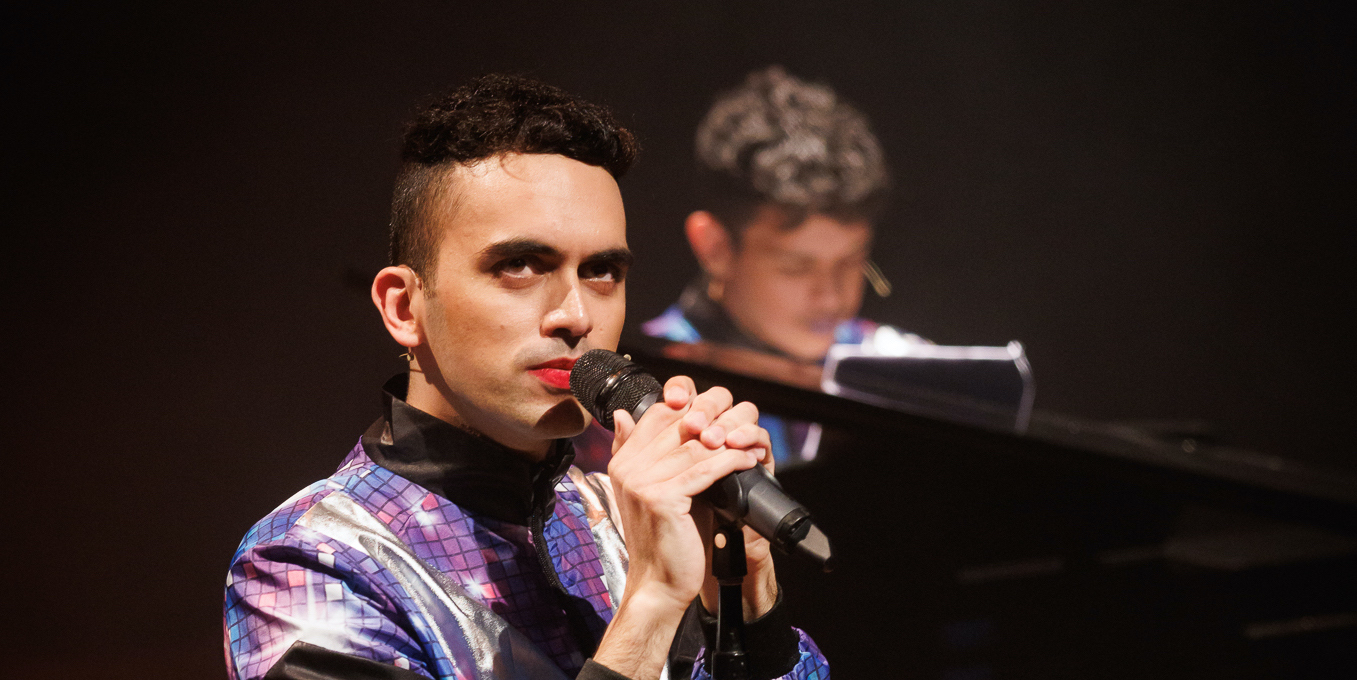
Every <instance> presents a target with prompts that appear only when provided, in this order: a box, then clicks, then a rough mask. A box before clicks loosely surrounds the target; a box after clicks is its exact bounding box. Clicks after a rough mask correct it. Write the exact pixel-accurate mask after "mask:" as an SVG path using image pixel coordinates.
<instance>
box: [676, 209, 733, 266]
mask: <svg viewBox="0 0 1357 680" xmlns="http://www.w3.org/2000/svg"><path fill="white" fill-rule="evenodd" d="M683 231H684V232H685V233H686V234H687V235H688V245H690V246H692V248H693V254H694V255H696V256H697V261H698V264H701V265H702V269H703V271H705V272H707V275H708V276H710V277H711V278H712V279H714V280H717V281H724V280H725V279H726V278H727V276H728V275H729V274H730V268H731V263H732V261H733V260H734V259H735V248H734V245H735V244H734V242H732V241H731V238H730V232H728V231H726V228H725V227H724V226H722V225H721V222H720V221H718V220H717V219H716V216H715V215H712V214H711V213H709V212H707V211H706V210H698V211H696V212H694V213H692V214H690V215H688V219H687V220H684V222H683Z"/></svg>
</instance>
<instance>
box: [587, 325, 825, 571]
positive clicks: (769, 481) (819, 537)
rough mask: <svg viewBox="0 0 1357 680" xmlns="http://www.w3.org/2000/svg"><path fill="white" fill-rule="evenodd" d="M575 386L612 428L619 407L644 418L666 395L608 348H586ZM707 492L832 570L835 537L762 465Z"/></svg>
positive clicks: (725, 515)
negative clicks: (817, 524)
mask: <svg viewBox="0 0 1357 680" xmlns="http://www.w3.org/2000/svg"><path fill="white" fill-rule="evenodd" d="M570 391H571V392H573V393H574V395H575V398H576V399H578V400H579V401H580V403H581V404H583V405H584V407H585V408H586V409H588V410H589V412H590V413H592V414H593V416H594V418H596V419H598V422H599V423H601V424H602V425H603V426H604V427H607V428H608V429H610V430H611V429H613V412H614V411H616V410H617V409H622V410H624V411H626V412H627V413H629V414H631V417H632V419H633V420H636V421H640V419H641V416H643V415H645V412H646V410H647V409H649V408H650V407H651V406H653V405H654V404H655V402H657V401H659V400H660V399H661V398H662V397H663V395H664V391H663V388H662V387H661V386H660V383H659V381H658V380H656V379H655V378H654V376H651V375H650V374H649V373H647V372H646V371H645V369H644V368H641V366H639V365H637V364H636V363H633V362H632V361H630V360H629V359H628V358H627V357H623V356H622V355H620V354H618V353H616V352H610V351H608V350H606V349H595V350H590V351H588V352H585V353H584V356H581V357H580V358H579V361H576V362H575V367H574V368H573V369H571V371H570ZM770 453H771V452H770ZM703 497H704V498H705V499H706V500H707V502H708V503H710V504H711V506H712V509H713V510H715V512H716V514H717V515H719V516H720V517H721V518H722V519H724V520H726V521H727V522H733V523H743V524H747V525H749V526H750V528H752V529H754V531H757V532H759V535H761V536H763V537H764V538H766V539H768V540H769V541H770V542H771V543H772V544H773V545H774V546H776V547H777V548H778V549H779V550H781V551H783V552H784V553H792V552H794V553H796V554H799V555H802V556H804V557H806V558H808V559H810V560H812V561H814V562H816V563H817V564H819V565H821V566H822V567H823V568H824V570H825V571H829V559H830V556H831V551H830V548H829V539H828V538H827V537H826V536H825V535H824V533H823V532H821V531H820V529H819V527H816V526H815V524H814V523H813V522H811V519H810V512H809V511H808V510H806V509H805V508H804V507H802V506H801V504H800V503H797V502H796V501H795V500H792V498H791V496H788V495H787V493H786V492H785V491H783V490H782V485H781V484H778V482H777V480H776V479H774V478H773V475H772V474H771V473H769V472H768V470H767V468H765V467H763V466H762V465H755V466H754V467H752V468H750V469H748V470H742V471H740V472H732V473H730V474H728V475H726V476H725V477H722V478H721V479H719V480H717V481H716V483H714V484H712V485H711V487H710V488H708V489H707V490H706V491H705V492H703Z"/></svg>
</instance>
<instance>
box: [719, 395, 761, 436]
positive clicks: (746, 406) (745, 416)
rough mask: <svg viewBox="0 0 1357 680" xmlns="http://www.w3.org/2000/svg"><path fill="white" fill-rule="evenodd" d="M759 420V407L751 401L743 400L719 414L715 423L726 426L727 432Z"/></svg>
mask: <svg viewBox="0 0 1357 680" xmlns="http://www.w3.org/2000/svg"><path fill="white" fill-rule="evenodd" d="M758 422H759V408H758V407H757V406H755V405H753V404H751V403H750V402H747V401H742V402H740V403H738V404H736V405H734V406H732V407H730V408H728V409H726V410H725V411H723V412H722V413H721V414H720V415H718V416H717V417H716V420H715V422H714V424H716V425H720V426H721V427H724V428H726V432H734V431H735V430H738V429H740V427H741V426H743V425H746V424H749V423H758Z"/></svg>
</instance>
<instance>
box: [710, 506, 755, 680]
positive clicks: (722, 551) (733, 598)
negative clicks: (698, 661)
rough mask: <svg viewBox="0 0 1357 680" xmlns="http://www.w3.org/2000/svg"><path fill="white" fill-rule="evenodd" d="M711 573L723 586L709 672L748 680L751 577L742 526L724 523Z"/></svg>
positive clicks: (721, 678)
mask: <svg viewBox="0 0 1357 680" xmlns="http://www.w3.org/2000/svg"><path fill="white" fill-rule="evenodd" d="M712 543H713V548H712V555H711V571H712V575H713V576H715V577H716V581H717V583H720V584H721V595H720V599H719V600H717V605H716V641H715V649H713V650H712V651H711V656H710V657H709V658H710V660H711V665H710V666H708V668H707V671H708V672H709V673H711V676H712V678H713V680H748V678H749V661H748V660H747V659H746V658H745V655H744V598H743V596H742V594H741V591H742V589H743V585H744V576H745V574H746V573H747V568H746V566H745V559H744V532H743V531H741V529H740V524H738V523H722V524H720V525H719V526H717V529H716V533H715V534H714V535H713V536H712Z"/></svg>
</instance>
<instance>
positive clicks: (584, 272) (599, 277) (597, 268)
mask: <svg viewBox="0 0 1357 680" xmlns="http://www.w3.org/2000/svg"><path fill="white" fill-rule="evenodd" d="M580 276H581V277H583V278H586V279H590V280H593V281H602V282H605V283H612V282H616V281H621V280H622V270H621V269H620V268H618V266H617V265H615V264H613V263H611V262H589V263H586V264H584V265H583V266H581V267H580Z"/></svg>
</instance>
